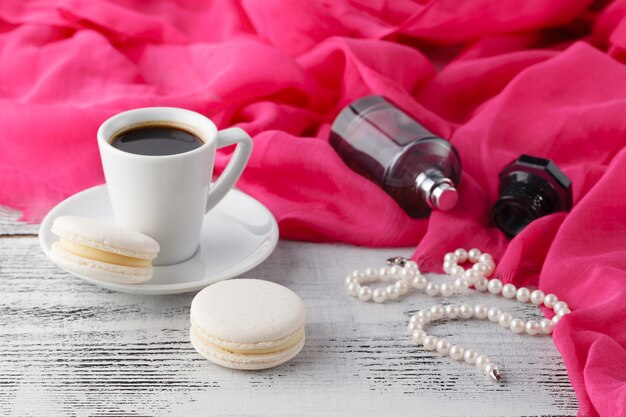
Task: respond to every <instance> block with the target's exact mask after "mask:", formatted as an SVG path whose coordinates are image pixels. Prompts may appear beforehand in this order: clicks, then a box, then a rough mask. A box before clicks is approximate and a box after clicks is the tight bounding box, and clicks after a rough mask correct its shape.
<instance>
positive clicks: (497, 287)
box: [487, 278, 502, 294]
mask: <svg viewBox="0 0 626 417" xmlns="http://www.w3.org/2000/svg"><path fill="white" fill-rule="evenodd" d="M487 289H488V290H489V292H490V293H492V294H500V292H501V291H502V281H500V280H499V279H498V278H494V279H492V280H491V281H489V284H487Z"/></svg>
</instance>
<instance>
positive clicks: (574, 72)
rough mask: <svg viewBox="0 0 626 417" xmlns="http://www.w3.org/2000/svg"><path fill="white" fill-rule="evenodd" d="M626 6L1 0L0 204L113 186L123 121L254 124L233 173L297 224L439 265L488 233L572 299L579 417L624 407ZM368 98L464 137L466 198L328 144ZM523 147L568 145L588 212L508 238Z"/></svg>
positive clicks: (570, 351) (488, 243)
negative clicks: (444, 197)
mask: <svg viewBox="0 0 626 417" xmlns="http://www.w3.org/2000/svg"><path fill="white" fill-rule="evenodd" d="M625 17H626V0H618V1H613V2H607V1H599V2H592V1H591V0H526V1H523V2H520V1H519V0H499V1H488V0H465V1H462V2H460V1H457V0H439V1H432V2H422V3H421V4H416V3H415V2H413V1H409V0H396V1H391V0H389V1H384V0H376V1H371V0H350V1H347V0H333V1H318V2H314V1H310V0H293V1H288V2H287V1H278V0H242V1H241V2H236V1H228V0H216V1H211V2H206V1H200V0H186V1H184V0H178V1H151V2H145V1H140V0H117V1H103V0H90V1H88V2H86V1H78V0H59V1H35V0H34V1H28V2H26V1H22V0H5V1H3V2H0V144H1V145H0V204H5V205H9V206H12V207H15V208H18V209H20V210H23V211H24V217H25V219H26V220H28V221H31V222H36V221H38V220H40V219H41V218H42V216H43V215H45V213H46V212H47V211H48V210H49V209H50V208H51V207H52V206H53V205H54V204H56V203H58V202H59V201H60V200H62V199H63V198H65V197H67V196H69V195H71V194H73V193H75V192H77V191H80V190H82V189H84V188H86V187H89V186H92V185H95V184H98V183H101V182H102V180H103V179H102V171H101V167H100V163H99V156H98V152H97V149H96V143H95V132H96V130H97V127H98V125H99V124H100V123H101V122H102V121H104V120H105V119H106V118H107V117H109V116H110V115H112V114H115V113H117V112H120V111H122V110H126V109H129V108H134V107H141V106H152V105H170V106H180V107H186V108H190V109H193V110H196V111H199V112H202V113H204V114H206V115H208V116H210V117H211V118H212V119H213V120H215V121H216V122H217V124H218V125H220V126H221V127H225V126H229V125H239V126H241V127H243V128H244V129H246V130H247V131H248V132H250V134H251V135H252V136H253V137H254V141H255V150H254V153H253V156H252V159H251V161H250V165H249V167H248V168H247V170H246V172H245V174H244V176H243V178H242V180H241V181H240V184H239V185H240V187H241V188H242V189H243V190H245V191H246V192H248V193H250V194H251V195H253V196H255V197H256V198H258V199H260V200H261V201H262V202H263V203H265V204H266V205H267V206H268V207H269V208H270V209H271V210H272V212H273V213H274V214H275V216H276V218H277V220H278V221H279V224H280V230H281V235H282V236H283V237H285V238H290V239H302V240H311V241H342V242H348V243H353V244H359V245H370V246H387V245H417V250H416V254H415V256H416V259H418V260H419V261H420V264H421V265H422V268H423V269H432V270H440V259H441V257H442V255H443V254H444V253H445V252H446V251H449V250H452V249H455V248H456V247H469V246H472V247H479V248H483V249H484V250H486V251H489V252H491V253H493V254H494V255H495V257H496V259H497V260H498V261H499V266H498V270H497V275H498V276H499V277H501V278H502V279H503V280H504V281H506V282H514V283H515V284H518V285H521V284H524V285H538V286H539V287H540V288H542V289H543V290H544V291H549V292H554V293H555V294H557V295H558V296H559V297H560V298H562V299H564V300H566V301H567V302H568V303H569V305H570V306H571V307H572V308H573V311H574V312H573V313H572V314H570V315H569V316H567V317H566V318H564V319H563V320H562V321H561V322H560V324H559V325H558V326H557V329H556V331H555V334H554V340H555V343H556V345H557V347H558V349H559V350H560V352H561V353H562V355H563V359H564V362H565V364H566V366H567V369H568V372H569V375H570V377H571V380H572V383H573V385H574V388H575V390H576V392H577V394H578V397H579V402H580V415H589V416H596V415H602V416H624V415H626V327H624V324H623V323H624V322H625V319H626V302H625V300H626V256H624V253H626V252H625V251H626V205H625V204H624V203H623V201H624V197H623V195H624V192H625V191H626V151H625V150H624V145H625V144H626V117H625V116H624V115H625V110H626V67H625V66H624V63H625V62H626V19H625ZM372 93H373V94H383V95H386V96H388V97H390V98H391V99H393V100H394V101H396V102H397V103H398V104H400V105H401V106H403V107H404V108H405V109H407V111H409V112H410V113H412V114H413V115H414V116H415V117H416V118H418V119H419V120H421V121H422V122H423V123H424V124H426V125H427V126H429V127H430V128H431V129H433V130H434V131H436V132H438V133H439V134H441V135H443V136H445V137H448V138H451V140H452V142H453V143H454V144H455V145H456V146H457V148H458V150H459V152H460V154H461V156H462V158H463V163H464V173H463V178H462V181H461V184H460V192H461V199H460V201H459V204H458V205H457V207H456V208H454V209H453V210H451V211H449V212H445V213H444V212H435V213H433V214H432V215H431V217H430V218H429V219H422V220H412V219H409V218H408V217H407V216H406V215H405V214H404V213H403V212H402V211H401V210H400V209H399V208H398V207H397V206H396V205H395V203H394V202H393V200H391V199H390V198H389V197H388V196H387V195H386V194H385V193H384V192H382V191H381V190H380V189H378V188H377V187H376V186H375V185H373V184H371V183H370V182H368V181H367V180H365V179H364V178H362V177H360V176H358V175H356V174H354V173H353V172H352V171H350V170H349V169H348V168H347V167H346V166H345V165H344V164H343V163H342V162H341V160H340V159H339V158H338V157H337V155H336V154H335V153H334V152H333V150H332V149H331V148H330V146H329V145H328V143H327V136H328V131H329V126H330V123H331V122H332V120H333V118H334V117H335V115H336V114H337V113H338V111H339V110H340V109H341V108H342V107H343V106H344V105H346V104H347V103H348V102H350V101H351V100H354V99H356V98H359V97H361V96H363V95H366V94H372ZM520 153H529V154H533V155H537V156H543V157H548V158H551V159H553V160H554V161H555V162H556V163H557V164H558V165H559V166H560V167H561V168H562V169H563V170H564V171H565V173H566V174H567V175H568V176H569V177H570V178H571V179H572V181H573V184H574V202H575V207H574V209H573V210H572V211H571V213H569V214H565V213H557V214H554V215H551V216H548V217H545V218H543V219H541V220H539V221H536V222H534V223H533V224H532V225H530V226H529V227H528V228H526V229H525V230H524V231H523V232H522V233H521V234H520V235H519V236H517V237H516V238H515V239H513V240H512V241H509V240H508V239H506V238H505V237H504V236H503V235H502V233H500V232H499V231H498V230H497V229H494V228H493V227H491V226H490V224H489V222H488V213H489V209H490V207H491V205H492V204H493V202H494V200H495V198H496V194H497V173H498V172H499V170H500V169H501V168H502V167H503V166H504V165H505V164H507V163H508V162H509V161H511V160H512V159H513V158H515V157H516V156H517V155H518V154H520ZM227 159H228V156H227V155H226V154H220V156H219V157H218V163H217V165H218V171H219V169H221V168H223V166H224V164H225V162H226V161H227Z"/></svg>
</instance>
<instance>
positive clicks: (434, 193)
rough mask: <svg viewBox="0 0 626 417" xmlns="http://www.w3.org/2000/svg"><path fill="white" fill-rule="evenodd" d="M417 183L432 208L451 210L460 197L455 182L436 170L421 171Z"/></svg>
mask: <svg viewBox="0 0 626 417" xmlns="http://www.w3.org/2000/svg"><path fill="white" fill-rule="evenodd" d="M415 185H416V187H417V189H418V190H419V191H420V193H421V194H422V198H423V199H424V201H426V204H428V206H429V207H430V208H433V209H439V210H450V209H451V208H452V207H454V205H455V204H456V202H457V200H458V199H459V193H458V191H457V190H456V188H454V183H453V182H452V181H451V180H450V179H449V178H445V177H444V176H442V175H441V173H440V172H438V171H436V170H429V171H426V172H422V173H420V174H419V175H418V176H417V178H416V179H415Z"/></svg>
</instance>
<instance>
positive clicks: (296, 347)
mask: <svg viewBox="0 0 626 417" xmlns="http://www.w3.org/2000/svg"><path fill="white" fill-rule="evenodd" d="M305 322H306V307H305V305H304V302H303V301H302V299H301V298H300V297H299V296H298V295H297V294H296V293H294V292H293V291H291V290H290V289H288V288H286V287H283V286H282V285H279V284H275V283H273V282H270V281H263V280H259V279H231V280H228V281H221V282H218V283H216V284H213V285H211V286H210V287H207V288H205V289H203V290H202V291H200V292H199V293H198V294H197V295H196V296H195V297H194V299H193V301H192V302H191V330H190V336H191V344H192V345H193V347H194V348H195V349H196V350H197V351H198V352H199V353H200V354H201V355H202V356H204V357H205V358H207V359H208V360H210V361H211V362H214V363H216V364H218V365H222V366H225V367H228V368H234V369H266V368H271V367H273V366H276V365H280V364H281V363H284V362H286V361H288V360H289V359H291V358H293V357H294V356H296V355H297V354H298V353H299V352H300V350H301V349H302V346H304V326H305Z"/></svg>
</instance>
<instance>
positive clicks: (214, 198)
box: [206, 127, 252, 212]
mask: <svg viewBox="0 0 626 417" xmlns="http://www.w3.org/2000/svg"><path fill="white" fill-rule="evenodd" d="M235 144H236V145H237V147H236V148H235V152H234V153H233V155H232V157H231V159H230V161H229V162H228V165H226V169H224V171H223V172H222V175H220V177H219V178H218V179H217V181H215V183H214V184H213V186H211V189H210V190H209V197H208V199H207V203H206V211H207V212H208V211H209V210H211V209H212V208H213V207H215V206H216V205H217V203H219V202H220V201H221V200H222V198H224V196H226V193H228V192H229V191H230V189H231V188H233V187H234V186H235V183H236V182H237V180H238V179H239V177H240V176H241V173H242V172H243V169H244V168H245V167H246V164H247V163H248V159H250V154H251V153H252V139H251V138H250V135H248V134H247V133H246V132H245V131H244V130H243V129H240V128H238V127H231V128H228V129H224V130H220V131H219V132H217V149H219V148H223V147H225V146H229V145H235Z"/></svg>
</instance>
